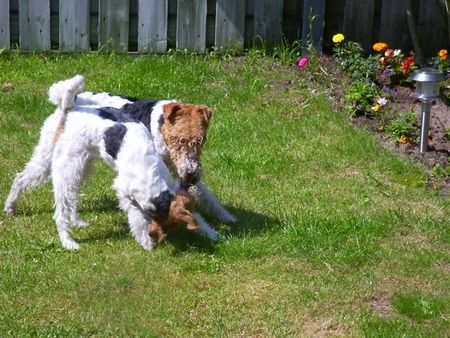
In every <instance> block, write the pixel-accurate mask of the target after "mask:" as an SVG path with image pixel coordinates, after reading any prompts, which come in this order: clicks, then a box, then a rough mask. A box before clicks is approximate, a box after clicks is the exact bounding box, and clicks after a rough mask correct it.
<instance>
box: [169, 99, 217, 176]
mask: <svg viewBox="0 0 450 338" xmlns="http://www.w3.org/2000/svg"><path fill="white" fill-rule="evenodd" d="M211 115H212V110H211V109H210V108H208V107H206V106H203V105H196V104H184V103H169V104H166V105H165V106H164V123H163V125H162V127H161V132H162V135H163V138H164V142H165V143H166V145H167V148H168V149H169V154H170V159H171V161H172V163H173V165H174V166H175V167H176V170H177V173H178V175H179V176H180V180H181V182H182V183H184V184H195V183H197V181H198V180H199V179H200V174H201V170H202V166H201V161H200V155H201V149H202V146H203V144H204V142H205V141H206V130H207V129H208V125H209V119H210V118H211Z"/></svg>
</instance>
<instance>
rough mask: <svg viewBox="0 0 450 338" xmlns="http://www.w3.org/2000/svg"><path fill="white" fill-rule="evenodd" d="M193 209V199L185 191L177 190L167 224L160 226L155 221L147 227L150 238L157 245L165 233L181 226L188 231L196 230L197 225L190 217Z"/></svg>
mask: <svg viewBox="0 0 450 338" xmlns="http://www.w3.org/2000/svg"><path fill="white" fill-rule="evenodd" d="M193 208H194V199H193V198H192V196H191V195H190V194H189V193H188V192H187V191H186V190H183V189H178V190H177V191H176V193H175V198H174V199H173V201H172V203H171V204H170V209H169V217H168V219H167V223H165V224H162V223H160V222H158V221H156V220H152V222H151V223H150V225H149V227H148V232H149V234H150V237H151V238H152V239H153V240H154V241H155V242H156V243H159V242H161V241H162V240H163V239H164V238H165V237H166V233H167V231H170V230H172V229H173V228H175V227H176V226H179V225H181V224H186V226H187V228H188V229H189V230H195V229H197V228H198V223H197V221H196V220H195V218H194V216H193V215H192V210H193Z"/></svg>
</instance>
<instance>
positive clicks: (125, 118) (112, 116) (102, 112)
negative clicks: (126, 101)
mask: <svg viewBox="0 0 450 338" xmlns="http://www.w3.org/2000/svg"><path fill="white" fill-rule="evenodd" d="M98 116H100V117H101V118H103V119H106V120H111V121H115V122H122V123H123V122H139V120H137V119H134V118H133V117H132V116H130V115H128V114H124V112H123V111H122V109H117V108H111V107H102V108H99V109H98Z"/></svg>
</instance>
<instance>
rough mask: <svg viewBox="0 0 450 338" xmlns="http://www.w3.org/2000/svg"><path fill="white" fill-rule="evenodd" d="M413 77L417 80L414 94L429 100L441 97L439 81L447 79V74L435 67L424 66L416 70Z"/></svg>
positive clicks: (420, 98)
mask: <svg viewBox="0 0 450 338" xmlns="http://www.w3.org/2000/svg"><path fill="white" fill-rule="evenodd" d="M411 78H412V79H413V80H414V81H416V92H415V93H414V96H415V97H417V98H418V99H419V100H421V101H428V100H432V99H435V98H437V97H439V83H440V82H441V81H444V80H445V75H444V74H442V73H441V72H440V71H438V70H437V69H434V68H423V69H419V70H417V71H415V72H414V73H413V75H412V77H411Z"/></svg>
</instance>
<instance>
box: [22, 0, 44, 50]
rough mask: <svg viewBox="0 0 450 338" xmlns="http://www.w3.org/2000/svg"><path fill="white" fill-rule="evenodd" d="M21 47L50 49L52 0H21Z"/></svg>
mask: <svg viewBox="0 0 450 338" xmlns="http://www.w3.org/2000/svg"><path fill="white" fill-rule="evenodd" d="M19 42H20V48H21V49H22V50H24V51H29V50H48V49H50V1H49V0H42V1H35V0H19Z"/></svg>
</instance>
